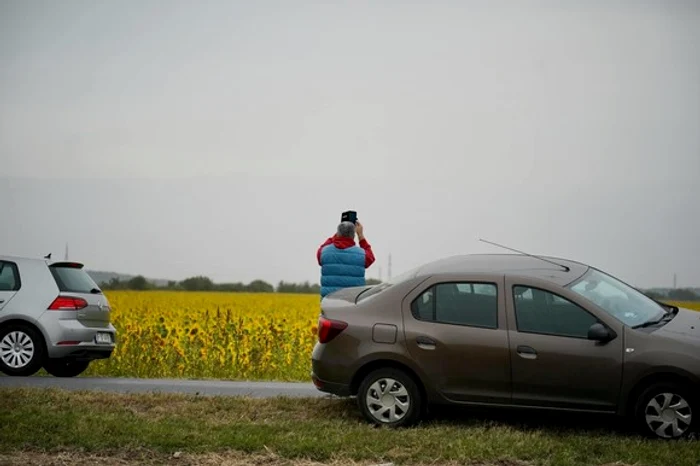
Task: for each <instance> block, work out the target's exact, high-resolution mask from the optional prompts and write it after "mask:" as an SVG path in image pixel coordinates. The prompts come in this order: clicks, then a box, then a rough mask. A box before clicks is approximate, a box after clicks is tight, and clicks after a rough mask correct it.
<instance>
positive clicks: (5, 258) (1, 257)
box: [0, 254, 47, 262]
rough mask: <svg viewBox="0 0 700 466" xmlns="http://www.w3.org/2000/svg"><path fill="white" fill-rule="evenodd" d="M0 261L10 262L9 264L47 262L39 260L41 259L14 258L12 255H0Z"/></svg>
mask: <svg viewBox="0 0 700 466" xmlns="http://www.w3.org/2000/svg"><path fill="white" fill-rule="evenodd" d="M0 260H2V261H8V262H36V261H42V262H47V260H46V259H43V258H39V257H26V256H13V255H10V254H0Z"/></svg>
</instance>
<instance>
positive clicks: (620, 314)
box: [569, 268, 666, 326]
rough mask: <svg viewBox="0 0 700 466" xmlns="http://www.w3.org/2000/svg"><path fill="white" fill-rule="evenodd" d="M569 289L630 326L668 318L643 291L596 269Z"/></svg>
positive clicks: (662, 309)
mask: <svg viewBox="0 0 700 466" xmlns="http://www.w3.org/2000/svg"><path fill="white" fill-rule="evenodd" d="M569 288H570V289H571V290H572V291H574V292H576V293H578V294H579V295H581V296H583V297H584V298H586V299H589V300H590V301H593V302H594V303H595V304H597V305H598V306H600V307H601V308H603V310H605V311H606V312H607V313H608V314H610V315H611V316H613V317H615V318H616V319H618V320H620V321H621V322H623V323H624V324H626V325H629V326H638V325H642V324H645V323H649V322H654V321H658V320H659V319H661V318H662V317H663V316H664V315H665V314H666V311H665V310H664V308H663V307H661V305H659V304H658V303H657V302H656V301H654V300H653V299H651V298H649V297H647V296H646V295H645V294H643V293H642V292H640V291H639V290H636V289H635V288H632V287H631V286H629V285H627V284H625V283H623V282H621V281H620V280H617V279H616V278H613V277H611V276H610V275H607V274H605V273H603V272H601V271H600V270H596V269H593V268H592V269H590V270H589V271H588V272H586V274H585V275H584V276H583V277H582V278H581V279H580V280H578V281H576V282H574V284H573V285H570V286H569Z"/></svg>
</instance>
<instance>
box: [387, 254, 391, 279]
mask: <svg viewBox="0 0 700 466" xmlns="http://www.w3.org/2000/svg"><path fill="white" fill-rule="evenodd" d="M387 265H388V268H389V271H388V273H387V275H388V278H387V279H388V280H391V254H389V264H387Z"/></svg>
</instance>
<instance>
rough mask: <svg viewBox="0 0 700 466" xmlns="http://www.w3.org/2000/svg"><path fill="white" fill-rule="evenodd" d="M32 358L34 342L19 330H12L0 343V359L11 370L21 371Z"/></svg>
mask: <svg viewBox="0 0 700 466" xmlns="http://www.w3.org/2000/svg"><path fill="white" fill-rule="evenodd" d="M33 357H34V342H33V341H32V339H31V337H30V336H29V335H27V334H26V333H24V332H22V331H20V330H14V331H12V332H10V333H8V334H7V335H5V337H4V338H3V339H2V341H0V358H2V362H4V363H5V364H6V365H7V366H8V367H11V368H12V369H22V368H23V367H25V366H26V365H27V364H29V362H30V361H31V360H32V358H33Z"/></svg>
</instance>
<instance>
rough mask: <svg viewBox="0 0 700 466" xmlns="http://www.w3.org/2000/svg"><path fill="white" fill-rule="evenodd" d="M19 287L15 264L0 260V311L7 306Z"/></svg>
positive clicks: (19, 281) (20, 284) (17, 270)
mask: <svg viewBox="0 0 700 466" xmlns="http://www.w3.org/2000/svg"><path fill="white" fill-rule="evenodd" d="M21 286H22V283H21V280H20V276H19V268H18V267H17V264H16V263H14V262H10V261H2V260H0V310H2V309H3V308H4V307H5V306H7V304H8V303H9V302H10V300H11V299H12V298H13V297H14V295H15V294H16V293H17V291H19V289H20V287H21Z"/></svg>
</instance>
